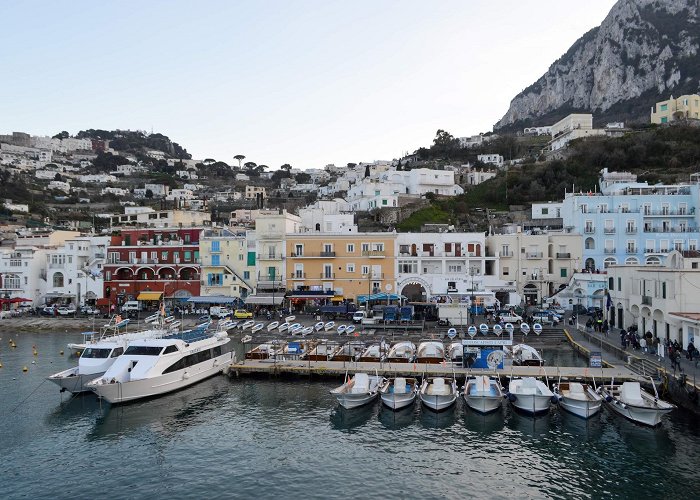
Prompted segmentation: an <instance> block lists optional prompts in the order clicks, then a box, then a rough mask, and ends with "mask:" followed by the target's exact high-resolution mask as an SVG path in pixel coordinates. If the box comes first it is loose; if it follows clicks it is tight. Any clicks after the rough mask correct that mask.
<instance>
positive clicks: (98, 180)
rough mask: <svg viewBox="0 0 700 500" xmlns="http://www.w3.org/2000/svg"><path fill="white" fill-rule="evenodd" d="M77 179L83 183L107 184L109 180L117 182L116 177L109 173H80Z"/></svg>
mask: <svg viewBox="0 0 700 500" xmlns="http://www.w3.org/2000/svg"><path fill="white" fill-rule="evenodd" d="M78 180H79V181H80V182H84V183H85V184H108V183H110V182H117V178H116V177H115V176H113V175H111V174H94V175H81V176H79V177H78Z"/></svg>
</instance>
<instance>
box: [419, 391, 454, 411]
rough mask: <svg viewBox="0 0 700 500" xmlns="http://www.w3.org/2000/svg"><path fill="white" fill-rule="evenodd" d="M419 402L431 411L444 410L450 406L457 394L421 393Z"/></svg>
mask: <svg viewBox="0 0 700 500" xmlns="http://www.w3.org/2000/svg"><path fill="white" fill-rule="evenodd" d="M419 397H420V400H421V403H423V404H424V405H425V406H426V407H427V408H429V409H431V410H433V411H444V410H447V409H449V408H450V407H452V405H454V404H455V401H457V396H456V395H454V394H445V395H434V394H421V395H420V396H419Z"/></svg>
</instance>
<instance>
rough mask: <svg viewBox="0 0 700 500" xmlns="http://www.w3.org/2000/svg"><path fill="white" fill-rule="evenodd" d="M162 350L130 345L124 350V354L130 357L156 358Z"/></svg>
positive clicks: (160, 348)
mask: <svg viewBox="0 0 700 500" xmlns="http://www.w3.org/2000/svg"><path fill="white" fill-rule="evenodd" d="M162 350H163V348H162V347H160V346H158V347H153V346H145V345H130V346H129V347H127V348H126V351H124V354H125V355H132V356H158V355H159V354H160V351H162Z"/></svg>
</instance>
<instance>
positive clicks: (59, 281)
mask: <svg viewBox="0 0 700 500" xmlns="http://www.w3.org/2000/svg"><path fill="white" fill-rule="evenodd" d="M53 286H54V287H62V286H63V273H56V274H54V275H53Z"/></svg>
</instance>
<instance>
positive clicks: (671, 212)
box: [644, 208, 695, 217]
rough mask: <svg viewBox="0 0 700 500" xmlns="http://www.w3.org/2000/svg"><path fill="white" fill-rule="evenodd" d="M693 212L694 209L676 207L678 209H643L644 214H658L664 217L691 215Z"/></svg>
mask: <svg viewBox="0 0 700 500" xmlns="http://www.w3.org/2000/svg"><path fill="white" fill-rule="evenodd" d="M694 213H695V209H694V208H691V209H678V210H671V209H667V210H664V209H661V210H645V211H644V215H659V216H661V217H666V216H669V215H678V216H681V217H682V216H686V215H693V214H694Z"/></svg>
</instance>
